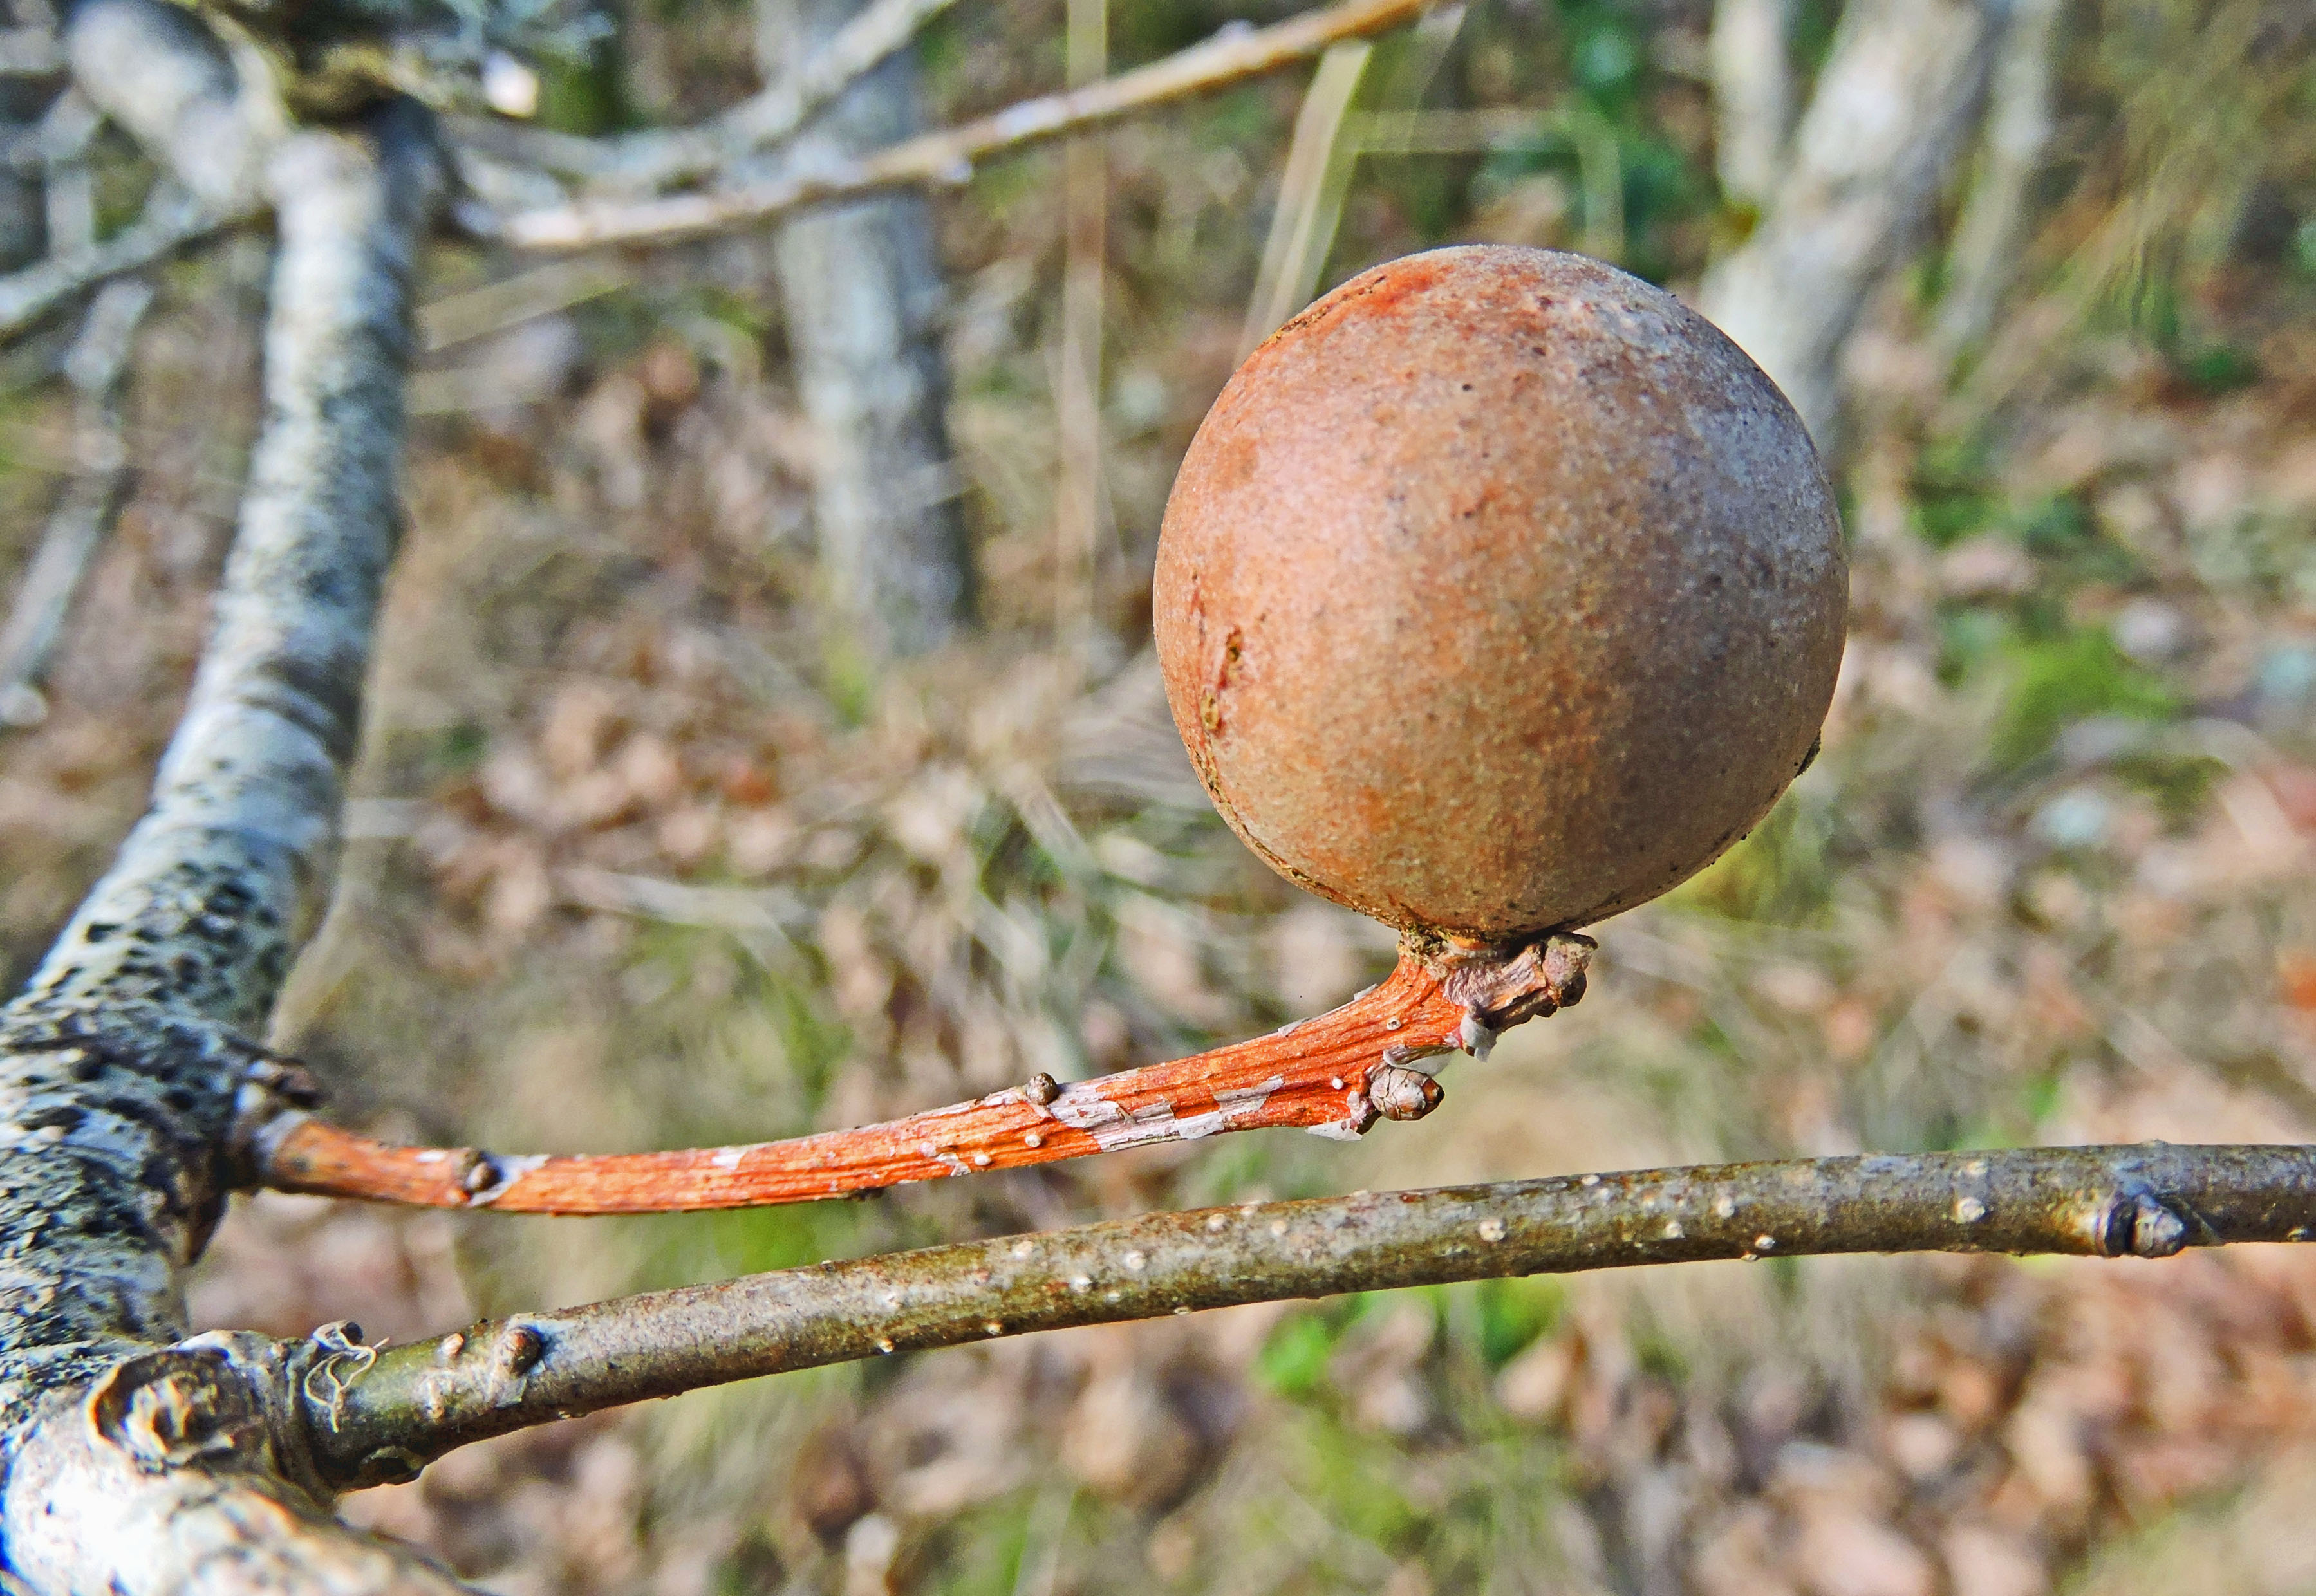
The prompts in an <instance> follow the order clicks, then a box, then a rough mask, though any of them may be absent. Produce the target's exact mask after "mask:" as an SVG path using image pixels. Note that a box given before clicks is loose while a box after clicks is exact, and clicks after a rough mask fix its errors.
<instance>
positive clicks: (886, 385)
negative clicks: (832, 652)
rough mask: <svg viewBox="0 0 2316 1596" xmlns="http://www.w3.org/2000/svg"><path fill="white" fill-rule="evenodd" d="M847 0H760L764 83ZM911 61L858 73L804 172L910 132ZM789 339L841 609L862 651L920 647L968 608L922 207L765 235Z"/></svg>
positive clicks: (828, 33)
mask: <svg viewBox="0 0 2316 1596" xmlns="http://www.w3.org/2000/svg"><path fill="white" fill-rule="evenodd" d="M859 9H860V4H859V3H858V0H761V4H760V6H759V9H758V13H757V15H758V22H759V32H758V38H759V49H758V54H759V58H760V59H761V60H762V63H763V67H764V72H765V75H766V76H767V77H768V78H771V77H775V76H777V75H780V74H783V73H788V72H793V71H795V70H796V69H797V67H798V66H799V65H800V64H801V63H802V62H803V61H805V60H806V58H809V57H810V56H811V55H812V53H813V52H814V51H815V50H816V49H820V48H821V47H822V46H823V45H824V44H825V43H826V42H827V41H828V40H829V39H830V38H832V37H833V35H834V34H835V33H836V31H837V30H838V29H839V28H841V27H842V26H843V24H844V22H846V20H847V19H848V18H850V17H851V15H852V14H853V13H855V12H856V11H858V10H859ZM922 121H923V115H922V107H921V104H920V95H919V91H918V84H917V69H916V63H915V61H914V60H913V58H911V57H910V56H909V55H908V54H907V53H906V52H903V53H901V54H899V55H895V57H893V58H891V59H889V60H887V61H886V62H885V64H884V65H883V66H881V67H877V69H876V70H875V71H873V72H871V73H869V74H868V75H866V76H864V77H863V78H862V79H861V80H860V82H859V83H857V84H854V85H853V86H852V88H851V90H850V91H849V92H848V93H846V94H845V95H844V96H843V98H842V99H841V100H839V101H838V102H837V103H836V105H835V106H834V108H833V109H832V110H831V111H828V112H827V113H826V114H825V115H824V117H822V119H821V120H820V122H819V124H818V125H817V126H816V127H815V129H813V130H811V131H809V132H807V133H806V134H805V135H804V136H803V137H801V138H799V139H797V142H796V143H795V144H794V145H792V146H789V149H788V152H787V154H786V155H785V157H784V164H786V166H787V167H788V170H791V171H795V170H798V169H809V168H810V167H812V166H813V165H815V164H824V163H827V162H829V161H831V160H833V159H834V158H839V157H842V156H844V155H856V154H859V153H860V152H863V151H866V150H870V149H875V148H877V147H879V146H884V145H886V144H890V143H893V142H895V141H896V140H898V139H901V138H904V137H908V136H909V135H910V134H912V133H914V132H916V131H918V129H920V127H921V126H922ZM775 259H776V261H777V263H778V270H779V279H780V293H781V298H782V301H783V303H784V305H785V306H786V309H787V316H788V345H789V349H790V350H791V351H792V352H793V354H794V356H795V359H796V372H797V385H798V386H799V387H800V388H801V389H802V391H803V396H804V404H805V411H806V414H808V415H809V416H810V417H811V418H812V421H813V423H814V425H815V428H816V429H817V430H818V432H819V439H818V450H819V453H818V460H817V463H816V468H815V483H814V517H815V522H816V524H817V526H818V528H819V534H820V552H821V565H822V570H823V572H824V580H825V581H826V582H827V585H828V589H829V591H830V596H831V598H832V599H833V600H834V603H835V606H836V608H837V610H838V612H839V613H840V614H841V615H842V616H844V617H845V619H846V620H847V621H848V622H850V623H851V625H853V626H854V627H855V628H856V630H855V631H854V632H853V634H852V636H853V637H854V639H855V640H856V641H857V644H858V645H859V646H860V647H861V648H862V649H863V650H864V652H867V653H868V654H869V657H870V658H876V657H880V656H885V655H902V654H913V653H922V652H924V651H926V650H928V649H932V648H937V647H939V646H940V644H942V643H946V642H948V641H949V639H950V638H951V637H952V636H954V635H955V634H957V633H958V630H959V629H960V628H962V627H964V626H966V625H968V624H969V622H970V618H971V615H972V597H973V595H972V586H973V584H972V556H971V551H970V549H969V548H968V546H967V545H966V531H965V522H964V519H963V517H962V516H960V515H959V513H958V505H957V500H956V474H955V472H954V469H953V468H952V467H951V465H950V464H949V429H948V425H947V422H946V419H945V415H944V412H945V409H946V406H947V404H948V402H949V377H948V372H947V369H946V367H945V365H944V363H943V360H942V356H941V350H940V336H939V327H938V324H937V320H938V316H939V313H940V300H941V279H940V262H939V260H938V258H937V256H936V253H935V249H934V238H933V218H932V208H931V203H930V202H929V201H928V200H927V199H925V198H924V197H923V196H922V195H919V194H895V195H892V196H889V197H886V198H881V199H870V200H867V201H864V202H862V203H860V204H858V205H853V206H849V207H846V208H843V209H841V210H833V211H829V212H824V213H822V214H818V215H814V216H807V217H799V218H798V219H797V220H795V221H791V222H788V223H787V224H786V225H784V226H782V227H781V228H780V231H779V238H778V240H777V243H776V244H775Z"/></svg>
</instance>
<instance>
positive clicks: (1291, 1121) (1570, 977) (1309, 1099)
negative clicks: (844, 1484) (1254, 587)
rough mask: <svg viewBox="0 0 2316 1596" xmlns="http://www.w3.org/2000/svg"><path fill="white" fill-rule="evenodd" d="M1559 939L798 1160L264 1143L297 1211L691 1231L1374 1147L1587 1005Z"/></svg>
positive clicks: (734, 1153) (259, 1143) (909, 1123)
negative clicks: (1536, 1032)
mask: <svg viewBox="0 0 2316 1596" xmlns="http://www.w3.org/2000/svg"><path fill="white" fill-rule="evenodd" d="M1592 946H1593V944H1592V943H1591V942H1590V940H1589V939H1588V938H1585V937H1581V936H1573V935H1565V934H1554V935H1549V936H1546V937H1542V938H1539V939H1537V940H1535V941H1533V942H1530V943H1528V944H1522V945H1520V946H1518V947H1516V948H1512V949H1509V950H1491V951H1489V952H1486V953H1470V952H1457V951H1453V950H1450V951H1448V952H1446V953H1441V952H1439V951H1437V950H1422V951H1418V950H1416V949H1414V948H1412V947H1403V949H1402V951H1401V953H1400V958H1399V963H1398V965H1397V966H1396V967H1395V968H1394V970H1393V971H1392V973H1391V976H1390V978H1389V979H1388V980H1385V981H1384V982H1383V984H1382V985H1380V986H1377V987H1374V988H1371V989H1368V990H1367V991H1366V992H1363V993H1361V994H1360V995H1359V996H1358V997H1357V998H1353V999H1352V1000H1351V1001H1350V1002H1349V1003H1347V1004H1345V1005H1344V1006H1342V1007H1341V1008H1338V1009H1334V1010H1332V1011H1331V1012H1329V1013H1327V1014H1323V1015H1318V1016H1317V1017H1316V1018H1314V1019H1308V1020H1300V1021H1297V1022H1296V1023H1295V1024H1291V1025H1288V1026H1287V1027H1285V1028H1284V1029H1282V1030H1279V1031H1275V1032H1273V1033H1270V1034H1269V1035H1268V1036H1258V1037H1255V1038H1253V1039H1252V1040H1251V1041H1247V1042H1234V1043H1232V1044H1231V1045H1230V1046H1227V1047H1221V1048H1216V1049H1214V1050H1213V1051H1209V1052H1204V1053H1198V1054H1195V1055H1193V1056H1192V1057H1190V1058H1187V1059H1177V1060H1172V1061H1171V1062H1169V1063H1164V1064H1152V1065H1148V1066H1145V1067H1144V1068H1139V1069H1127V1070H1122V1071H1120V1072H1118V1074H1116V1075H1109V1076H1103V1077H1099V1078H1097V1079H1093V1080H1087V1081H1079V1082H1075V1083H1073V1084H1072V1085H1069V1086H1062V1085H1059V1084H1058V1083H1056V1081H1055V1080H1054V1079H1053V1077H1050V1076H1043V1075H1040V1076H1038V1077H1034V1078H1032V1079H1031V1080H1030V1081H1029V1084H1028V1085H1026V1086H1013V1087H1009V1088H1008V1089H1006V1090H1005V1091H1002V1092H997V1093H993V1094H992V1095H989V1096H986V1097H981V1098H976V1099H975V1100H973V1101H972V1102H969V1103H960V1104H953V1105H952V1106H950V1107H948V1108H937V1109H931V1110H929V1111H927V1112H925V1113H917V1114H911V1115H910V1116H908V1117H907V1118H905V1119H900V1120H893V1121H888V1122H886V1123H883V1124H878V1125H864V1126H861V1127H860V1128H858V1129H855V1130H850V1131H827V1132H824V1133H823V1134H820V1135H817V1136H801V1137H796V1138H792V1139H788V1140H785V1141H768V1142H756V1143H752V1144H747V1145H743V1146H737V1147H723V1148H684V1149H681V1150H678V1151H672V1152H656V1153H614V1154H607V1155H601V1156H565V1155H545V1156H540V1155H530V1156H510V1155H506V1154H502V1153H493V1152H486V1151H484V1150H482V1149H479V1148H418V1147H399V1146H395V1145H392V1144H390V1143H387V1142H381V1141H376V1140H373V1139H370V1138H369V1137H365V1136H358V1135H355V1134H353V1133H352V1132H350V1131H343V1130H340V1129H338V1128H337V1127H335V1126H334V1125H330V1124H328V1123H326V1122H323V1121H321V1120H318V1119H315V1118H312V1117H310V1116H308V1115H307V1114H305V1113H298V1112H294V1111H293V1112H283V1113H275V1114H273V1115H272V1117H271V1118H270V1119H269V1120H268V1121H267V1122H264V1123H263V1124H262V1125H260V1126H258V1127H257V1128H255V1129H254V1131H252V1132H251V1134H250V1138H249V1141H248V1144H247V1145H249V1146H250V1147H251V1148H252V1149H253V1151H254V1164H255V1166H256V1171H257V1184H262V1185H265V1186H271V1187H272V1188H274V1189H275V1190H278V1191H288V1192H309V1193H322V1194H325V1195H328V1196H334V1197H361V1198H367V1199H370V1200H372V1201H385V1202H401V1203H408V1204H414V1205H417V1206H422V1207H429V1208H488V1209H494V1210H500V1211H502V1212H507V1213H548V1214H614V1213H673V1212H681V1211H688V1210H697V1209H711V1208H750V1207H759V1206H765V1205H769V1204H772V1203H779V1202H803V1201H813V1200H815V1199H818V1198H824V1197H838V1196H842V1195H845V1194H847V1193H855V1192H871V1191H876V1190H878V1189H880V1188H882V1187H885V1186H891V1185H897V1184H901V1183H902V1182H904V1181H921V1180H935V1179H939V1178H941V1177H943V1176H946V1175H971V1174H975V1173H977V1172H979V1171H981V1170H984V1169H1013V1168H1019V1167H1020V1166H1024V1165H1029V1164H1048V1163H1052V1162H1054V1161H1055V1160H1056V1159H1061V1158H1077V1157H1085V1156H1086V1155H1087V1154H1090V1153H1106V1152H1115V1151H1118V1150H1119V1149H1121V1148H1131V1147H1146V1146H1149V1145H1151V1144H1154V1143H1157V1142H1166V1141H1195V1140H1198V1139H1201V1138H1204V1137H1207V1136H1213V1135H1217V1134H1220V1133H1221V1132H1224V1131H1255V1130H1264V1129H1274V1128H1279V1127H1299V1128H1301V1129H1303V1130H1306V1131H1315V1132H1317V1133H1319V1134H1322V1135H1328V1136H1335V1137H1341V1138H1344V1139H1350V1138H1356V1137H1357V1136H1358V1135H1359V1134H1360V1133H1361V1132H1363V1131H1366V1130H1367V1128H1368V1127H1369V1126H1370V1125H1372V1124H1374V1123H1375V1122H1376V1119H1377V1118H1378V1117H1387V1118H1393V1119H1420V1118H1421V1117H1422V1116H1423V1115H1424V1114H1425V1113H1430V1110H1431V1108H1432V1107H1433V1106H1434V1105H1436V1104H1438V1103H1439V1096H1440V1092H1439V1085H1438V1084H1437V1083H1436V1082H1435V1081H1433V1080H1432V1079H1431V1078H1430V1072H1431V1067H1430V1065H1429V1064H1428V1063H1426V1062H1425V1061H1426V1060H1430V1059H1433V1058H1438V1057H1439V1056H1441V1055H1443V1054H1447V1053H1449V1052H1453V1051H1485V1049H1486V1047H1487V1046H1488V1044H1489V1043H1490V1042H1492V1041H1493V1039H1494V1036H1495V1033H1497V1032H1498V1031H1501V1030H1502V1029H1504V1028H1505V1027H1507V1026H1509V1025H1513V1024H1519V1023H1520V1022H1521V1021H1523V1020H1527V1019H1530V1018H1534V1017H1537V1016H1538V1015H1549V1014H1551V1013H1553V1012H1554V1011H1555V1010H1556V1009H1558V1008H1560V1007H1562V1006H1565V1005H1567V1004H1570V1003H1573V1002H1574V1001H1576V999H1577V998H1579V997H1581V995H1582V993H1583V989H1584V969H1585V964H1586V962H1587V960H1588V959H1589V958H1590V954H1591V951H1592Z"/></svg>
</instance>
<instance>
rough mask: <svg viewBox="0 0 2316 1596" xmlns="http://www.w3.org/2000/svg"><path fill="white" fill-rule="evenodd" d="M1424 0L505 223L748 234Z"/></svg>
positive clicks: (592, 235)
mask: <svg viewBox="0 0 2316 1596" xmlns="http://www.w3.org/2000/svg"><path fill="white" fill-rule="evenodd" d="M1428 4H1430V0H1340V3H1339V4H1334V5H1331V6H1327V7H1324V8H1323V9H1321V10H1317V11H1309V12H1305V13H1303V14H1301V15H1299V16H1296V17H1291V18H1289V19H1288V20H1287V21H1286V22H1278V23H1276V24H1274V25H1272V26H1270V27H1268V28H1260V29H1252V30H1250V29H1243V28H1236V29H1225V30H1224V31H1221V32H1220V33H1217V34H1216V35H1215V36H1214V37H1213V38H1212V39H1209V40H1207V41H1206V42H1205V43H1204V44H1196V45H1192V46H1191V47H1190V48H1189V49H1185V50H1181V51H1180V52H1178V53H1176V54H1174V55H1171V56H1169V57H1167V58H1165V59H1163V60H1162V61H1154V62H1153V63H1151V64H1150V65H1149V66H1147V67H1140V68H1138V69H1136V71H1133V72H1128V73H1124V74H1122V75H1118V76H1117V77H1112V78H1107V79H1105V80H1103V81H1102V82H1100V83H1098V84H1090V85H1088V86H1087V87H1085V88H1082V89H1073V90H1070V91H1068V92H1067V93H1059V94H1049V95H1047V96H1045V97H1044V98H1042V99H1038V100H1025V101H1023V102H1021V103H1020V104H1018V105H1013V106H1009V107H1007V108H1006V109H1005V110H1003V111H999V112H997V113H996V114H995V115H993V116H988V117H984V118H983V119H982V120H979V121H977V122H969V123H967V124H966V125H965V126H964V127H962V128H951V129H945V130H943V131H941V132H938V133H928V134H926V135H924V136H923V137H920V138H912V139H909V140H907V141H905V142H904V143H901V144H896V145H894V146H891V147H889V148H887V149H884V150H881V151H879V152H877V154H875V155H869V156H865V157H863V158H862V159H860V160H858V161H847V162H842V163H840V164H833V165H831V166H829V167H826V168H824V169H821V170H816V171H813V172H806V173H790V174H788V175H785V176H781V177H779V178H775V179H773V180H771V181H770V182H762V183H753V184H747V185H743V186H737V187H733V188H728V189H710V190H707V191H703V192H700V193H696V194H678V195H673V196H670V197H668V198H666V199H642V200H634V201H621V200H608V199H606V200H592V201H587V202H583V203H580V204H576V205H569V206H562V207H557V208H554V209H548V210H534V211H527V212H524V213H522V214H521V215H518V216H514V217H509V218H508V219H507V223H506V237H507V240H508V242H509V243H511V244H516V245H519V246H521V247H522V248H525V249H538V250H574V249H591V248H593V247H595V246H597V245H600V244H672V243H675V242H677V241H679V240H681V239H686V238H698V237H702V236H705V235H709V234H715V233H723V232H729V231H731V230H733V229H735V228H739V227H748V226H758V225H760V224H762V223H764V222H767V221H770V220H771V219H772V218H774V217H781V216H786V215H788V213H790V212H792V211H797V210H801V209H803V208H806V206H812V205H826V204H830V203H833V201H836V200H840V199H857V198H859V197H860V196H862V195H866V194H875V193H881V192H884V191H886V190H890V189H907V188H937V187H951V186H955V185H956V184H958V183H961V182H966V181H967V180H968V179H970V178H971V177H972V175H973V168H974V164H975V163H976V162H978V161H983V160H986V159H987V158H989V157H990V156H992V155H1001V154H1004V153H1007V152H1010V151H1013V150H1018V149H1025V148H1027V147H1029V146H1030V145H1033V144H1040V143H1043V142H1045V141H1046V140H1047V139H1050V138H1058V137H1063V136H1064V135H1066V134H1071V133H1078V132H1083V131H1085V130H1086V129H1092V128H1099V127H1101V126H1103V125H1105V124H1107V123H1109V122H1114V121H1118V120H1121V119H1123V118H1126V117H1129V116H1132V115H1135V114H1136V113H1137V112H1139V111H1147V110H1149V109H1150V108H1151V107H1153V106H1156V105H1162V104H1166V103H1168V102H1171V101H1176V100H1181V99H1186V98H1188V97H1189V96H1191V95H1193V94H1202V93H1209V92H1211V91H1213V90H1216V89H1219V88H1225V87H1227V86H1228V85H1229V84H1234V83H1241V82H1243V81H1244V80H1246V79H1247V78H1250V77H1258V76H1260V75H1263V74H1265V73H1269V72H1276V71H1278V69H1279V68H1281V67H1289V66H1292V65H1294V64H1295V63H1296V62H1297V61H1301V60H1305V59H1308V58H1311V57H1313V56H1315V55H1318V54H1319V53H1320V52H1322V51H1323V50H1324V49H1326V48H1327V47H1328V46H1329V45H1331V44H1333V43H1336V42H1337V41H1339V40H1345V39H1358V38H1364V37H1366V36H1367V35H1368V34H1372V33H1380V32H1384V31H1387V30H1389V29H1392V28H1396V27H1398V26H1400V25H1401V24H1403V23H1405V22H1412V21H1413V20H1414V19H1415V18H1416V17H1417V16H1419V15H1420V14H1421V13H1422V12H1423V10H1424V9H1425V7H1426V6H1427V5H1428Z"/></svg>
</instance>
